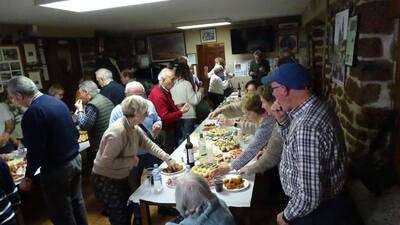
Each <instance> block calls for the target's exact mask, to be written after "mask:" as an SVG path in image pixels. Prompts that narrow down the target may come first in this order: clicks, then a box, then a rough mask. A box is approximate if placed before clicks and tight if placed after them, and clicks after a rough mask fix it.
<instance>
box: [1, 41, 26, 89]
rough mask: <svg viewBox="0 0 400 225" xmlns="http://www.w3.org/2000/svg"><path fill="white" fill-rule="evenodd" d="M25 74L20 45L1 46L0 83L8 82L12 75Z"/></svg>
mask: <svg viewBox="0 0 400 225" xmlns="http://www.w3.org/2000/svg"><path fill="white" fill-rule="evenodd" d="M23 74H24V70H23V67H22V61H21V55H20V52H19V48H18V46H0V83H1V84H7V82H8V81H9V80H10V79H11V78H12V77H15V76H21V75H23ZM0 92H2V91H1V89H0Z"/></svg>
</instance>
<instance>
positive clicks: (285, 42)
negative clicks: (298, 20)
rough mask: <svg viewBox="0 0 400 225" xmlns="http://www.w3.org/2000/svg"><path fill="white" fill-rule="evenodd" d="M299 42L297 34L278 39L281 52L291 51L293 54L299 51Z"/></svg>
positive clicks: (282, 36)
mask: <svg viewBox="0 0 400 225" xmlns="http://www.w3.org/2000/svg"><path fill="white" fill-rule="evenodd" d="M297 42H298V40H297V34H287V35H280V36H279V38H278V45H279V51H283V50H285V49H289V50H291V52H293V53H296V52H297V49H298V46H297V45H298V44H297Z"/></svg>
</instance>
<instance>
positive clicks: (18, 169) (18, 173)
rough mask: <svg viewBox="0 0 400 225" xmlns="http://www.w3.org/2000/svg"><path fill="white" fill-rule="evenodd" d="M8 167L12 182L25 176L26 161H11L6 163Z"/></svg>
mask: <svg viewBox="0 0 400 225" xmlns="http://www.w3.org/2000/svg"><path fill="white" fill-rule="evenodd" d="M7 164H8V166H9V167H10V173H11V176H12V178H13V180H14V181H18V180H20V179H22V178H24V176H25V171H26V160H24V159H22V158H21V159H13V160H10V161H7Z"/></svg>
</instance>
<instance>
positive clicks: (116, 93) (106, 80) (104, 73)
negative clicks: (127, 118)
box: [96, 68, 125, 105]
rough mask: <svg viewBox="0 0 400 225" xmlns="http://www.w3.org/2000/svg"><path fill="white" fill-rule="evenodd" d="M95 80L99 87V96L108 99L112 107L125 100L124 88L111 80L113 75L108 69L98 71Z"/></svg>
mask: <svg viewBox="0 0 400 225" xmlns="http://www.w3.org/2000/svg"><path fill="white" fill-rule="evenodd" d="M96 80H97V82H99V85H100V87H101V91H100V94H102V95H104V96H105V97H106V98H108V99H110V100H111V101H112V103H113V104H114V105H118V104H120V103H121V102H122V100H124V98H125V88H124V86H122V85H121V84H119V83H117V82H115V81H114V80H113V74H112V73H111V71H109V70H108V69H104V68H101V69H98V70H97V71H96Z"/></svg>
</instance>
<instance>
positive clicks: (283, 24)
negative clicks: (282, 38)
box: [278, 23, 299, 30]
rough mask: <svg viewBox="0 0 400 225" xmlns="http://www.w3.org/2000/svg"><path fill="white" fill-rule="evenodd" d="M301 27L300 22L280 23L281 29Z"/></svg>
mask: <svg viewBox="0 0 400 225" xmlns="http://www.w3.org/2000/svg"><path fill="white" fill-rule="evenodd" d="M298 27H299V23H280V24H279V25H278V28H279V30H292V29H297V28H298Z"/></svg>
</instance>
